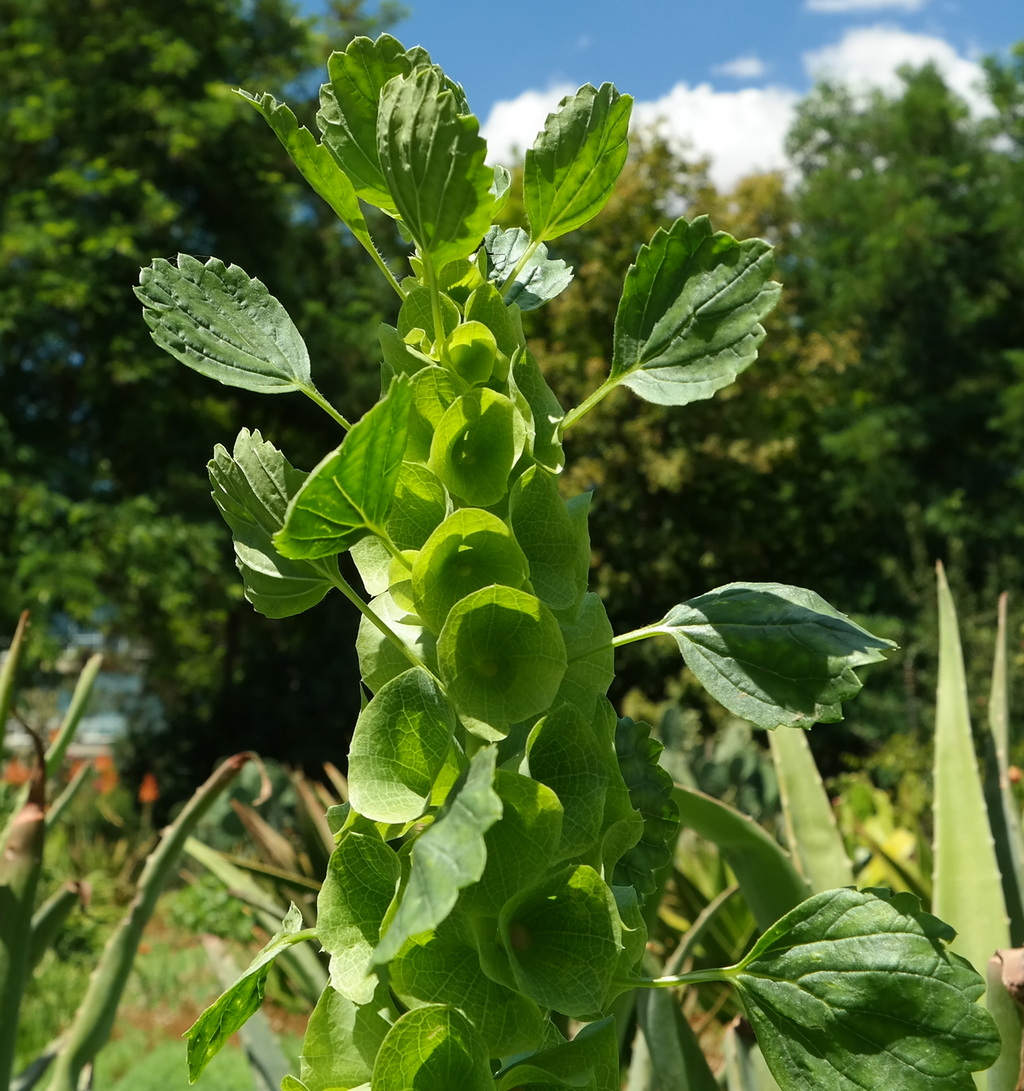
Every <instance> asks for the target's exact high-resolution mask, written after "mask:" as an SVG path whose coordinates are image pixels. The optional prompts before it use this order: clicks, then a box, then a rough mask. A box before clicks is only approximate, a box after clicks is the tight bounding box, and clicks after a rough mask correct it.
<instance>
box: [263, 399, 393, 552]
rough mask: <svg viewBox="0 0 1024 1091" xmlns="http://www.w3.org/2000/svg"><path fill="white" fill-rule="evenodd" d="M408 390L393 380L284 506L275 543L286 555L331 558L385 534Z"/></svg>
mask: <svg viewBox="0 0 1024 1091" xmlns="http://www.w3.org/2000/svg"><path fill="white" fill-rule="evenodd" d="M411 401H412V389H411V387H410V385H409V382H408V380H405V379H396V380H395V381H394V382H393V383H392V384H391V387H390V389H389V390H388V395H387V397H386V398H384V400H383V401H380V402H378V403H377V404H376V405H375V406H374V407H373V408H372V409H371V410H370V411H369V412H368V413H367V414H366V415H365V416H364V417H363V418H362V420H360V421H358V422H357V423H356V424H354V425H353V426H352V430H351V431H350V432H349V433H348V435H347V436H346V437H345V439H344V440H343V441H342V444H341V446H340V447H338V448H337V450H335V451H332V452H331V453H330V454H329V455H327V457H326V458H324V459H323V460H322V461H321V462H320V465H319V466H317V467H316V468H315V469H314V470H313V472H312V473H311V474H310V475H309V477H308V478H307V479H306V482H305V484H304V485H303V486H302V488H301V489H299V491H298V492H297V493H296V494H295V496H293V497H292V499H291V501H290V503H289V504H288V511H287V514H286V517H285V522H284V526H283V527H282V528H281V530H279V531H278V532H277V534H276V535H275V536H274V545H275V546H276V548H277V550H278V551H279V552H280V553H282V554H283V555H284V556H286V557H292V558H296V559H300V558H305V559H309V558H315V557H330V556H333V555H335V554H337V553H344V552H345V551H346V550H347V549H350V548H351V547H352V545H353V544H354V543H356V542H357V541H359V539H360V538H363V537H365V536H366V535H367V534H373V533H376V534H378V535H383V534H384V533H385V521H386V519H387V516H388V513H389V511H390V509H391V502H392V500H393V498H394V494H395V488H396V485H397V482H398V475H399V472H400V471H401V468H402V455H403V452H404V451H405V440H406V430H407V421H408V417H409V406H410V404H411Z"/></svg>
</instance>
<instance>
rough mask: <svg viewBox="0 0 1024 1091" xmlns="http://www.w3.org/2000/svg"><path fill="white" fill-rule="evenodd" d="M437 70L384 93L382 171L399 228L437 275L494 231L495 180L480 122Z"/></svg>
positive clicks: (423, 71)
mask: <svg viewBox="0 0 1024 1091" xmlns="http://www.w3.org/2000/svg"><path fill="white" fill-rule="evenodd" d="M459 108H460V103H459V102H458V99H457V98H456V96H455V94H454V93H453V92H452V90H451V89H450V86H449V84H448V81H446V80H445V78H444V75H443V74H442V73H441V71H440V70H439V69H437V68H433V67H429V68H428V67H423V68H417V69H415V70H414V71H413V72H411V73H410V74H409V75H408V76H398V77H396V78H395V79H393V80H391V81H390V82H389V83H388V84H387V85H386V86H385V87H384V90H383V91H382V92H381V99H380V113H379V115H378V118H377V146H378V149H379V152H380V166H381V173H382V174H383V177H384V180H385V183H386V184H387V187H388V191H389V192H390V194H391V196H392V199H393V200H394V203H395V208H396V209H397V210H398V214H399V216H401V218H402V222H403V223H404V224H405V226H406V228H408V231H409V233H410V234H411V235H412V237H413V239H415V241H416V247H417V249H418V251H419V254H420V256H421V257H424V258H426V257H429V258H430V260H431V262H432V263H433V266H434V268H435V269H439V268H440V267H441V266H443V265H445V264H447V263H448V262H450V261H457V260H458V259H459V258H466V257H468V256H469V255H470V254H472V253H473V252H474V251H475V250H476V249H477V248H478V247H479V245H480V240H481V239H482V238H483V236H484V233H485V232H486V231H487V228H488V227H489V226H490V223H491V210H492V208H493V205H494V197H493V195H492V194H491V192H490V190H491V185H492V183H493V181H494V172H493V171H492V170H491V169H490V168H489V167H488V166H486V165H485V164H484V156H485V155H486V154H487V144H486V143H485V141H484V139H483V137H481V136H480V133H479V122H478V121H477V119H476V118H475V117H472V116H465V115H462V114H461V113H460V111H459Z"/></svg>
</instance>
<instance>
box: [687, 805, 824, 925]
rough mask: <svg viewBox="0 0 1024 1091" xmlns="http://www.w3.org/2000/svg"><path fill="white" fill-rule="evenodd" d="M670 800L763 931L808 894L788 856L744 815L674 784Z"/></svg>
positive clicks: (765, 831)
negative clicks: (718, 859) (720, 860)
mask: <svg viewBox="0 0 1024 1091" xmlns="http://www.w3.org/2000/svg"><path fill="white" fill-rule="evenodd" d="M672 798H673V799H674V800H675V803H676V806H677V807H678V808H679V817H680V820H681V822H682V825H683V827H684V828H686V829H691V830H694V831H695V832H696V833H698V834H700V836H701V837H703V838H705V839H706V840H708V841H710V842H711V843H712V844H714V845H717V846H718V847H719V848H720V849H721V850H722V855H723V856H724V857H725V859H726V862H727V863H728V864H729V866H730V867H731V868H732V870H733V872H734V873H735V875H736V879H737V881H738V882H739V884H740V889H741V890H742V892H743V897H744V898H745V899H746V902H747V904H748V905H749V906H750V911H751V913H753V915H754V920H755V921H757V926H758V928H760V929H761V930H762V931H764V930H766V929H767V928H769V927H771V925H772V924H774V922H775V921H777V920H778V919H779V918H780V917H781V916H783V915H784V914H786V913H788V912H789V911H790V910H791V909H793V908H794V907H795V906H797V905H798V904H799V903H800V902H802V901H803V900H804V899H805V898H806V897H807V895H808V893H810V891H809V890H808V887H807V883H806V881H805V880H804V879H803V878H801V876H800V874H799V873H798V872H797V870H796V868H795V867H794V866H793V861H792V860H791V859H790V857H789V854H788V853H787V852H786V851H785V849H783V848H782V847H781V846H780V845H779V843H778V842H777V841H776V840H775V839H774V838H773V837H772V836H771V835H770V834H769V833H768V831H767V830H765V829H764V828H763V827H761V826H759V825H758V824H757V823H756V822H755V821H754V820H753V819H752V818H750V817H749V816H748V815H745V814H741V813H740V812H739V811H737V810H735V809H734V808H732V807H730V806H729V805H728V804H726V803H722V802H721V800H718V799H714V798H713V797H711V796H708V795H705V794H704V793H703V792H698V791H696V790H695V789H692V788H684V787H681V786H680V785H678V784H677V785H676V786H675V788H673V790H672Z"/></svg>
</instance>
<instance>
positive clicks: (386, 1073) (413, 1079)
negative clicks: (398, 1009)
mask: <svg viewBox="0 0 1024 1091" xmlns="http://www.w3.org/2000/svg"><path fill="white" fill-rule="evenodd" d="M371 1082H372V1085H373V1091H454V1089H458V1091H493V1089H494V1081H493V1080H492V1079H491V1067H490V1064H489V1061H488V1054H487V1046H486V1045H485V1043H484V1040H483V1039H482V1038H481V1037H480V1034H479V1032H478V1031H477V1029H476V1028H475V1027H474V1026H473V1024H472V1023H471V1022H470V1021H469V1020H468V1019H467V1018H466V1017H465V1016H464V1015H462V1014H461V1013H460V1012H459V1011H457V1010H456V1009H455V1008H452V1007H448V1006H446V1005H441V1004H428V1005H426V1006H424V1007H422V1008H415V1009H414V1010H413V1011H409V1012H406V1013H405V1015H403V1016H402V1017H401V1019H399V1020H398V1022H397V1023H395V1025H394V1026H393V1027H392V1028H391V1030H390V1031H389V1032H388V1035H387V1037H386V1038H385V1039H384V1042H383V1044H382V1045H381V1048H380V1052H379V1053H378V1054H377V1062H376V1064H375V1065H374V1067H373V1080H372V1081H371Z"/></svg>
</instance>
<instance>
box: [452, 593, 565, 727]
mask: <svg viewBox="0 0 1024 1091" xmlns="http://www.w3.org/2000/svg"><path fill="white" fill-rule="evenodd" d="M437 662H438V667H439V668H440V672H441V680H442V681H443V682H444V683H445V685H446V686H447V687H448V696H449V697H450V698H451V700H452V702H453V704H454V705H455V708H456V709H457V711H458V713H459V715H460V716H461V717H463V719H464V720H465V718H466V717H469V718H472V719H475V720H478V721H482V722H483V723H484V724H487V725H490V727H491V728H493V729H495V730H496V731H497V732H502V729H505V728H507V727H508V726H509V725H510V724H514V723H518V722H519V721H520V720H525V719H528V718H529V717H530V716H536V715H538V714H539V713H541V712H543V711H544V710H545V709H546V708H548V707H549V706H550V704H551V701H552V700H553V699H554V697H555V694H556V693H557V692H558V687H559V685H560V684H561V682H562V676H563V675H564V674H565V667H566V658H565V641H564V640H563V639H562V634H561V632H560V630H559V628H558V622H557V621H555V619H554V617H553V615H552V614H551V611H550V610H548V608H547V607H546V606H545V605H544V604H543V603H542V602H541V601H540V599H538V598H535V597H534V596H533V595H528V594H527V593H526V592H525V591H516V590H514V589H513V588H511V587H502V586H498V585H493V586H490V587H483V588H481V589H480V590H479V591H474V592H473V593H472V594H471V595H467V596H466V597H465V598H464V599H462V600H460V601H459V602H458V603H456V604H455V606H454V607H452V609H451V612H450V613H449V614H448V618H447V620H446V621H445V623H444V628H443V629H442V630H441V635H440V636H439V637H438V641H437ZM467 726H470V725H468V724H467Z"/></svg>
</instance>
